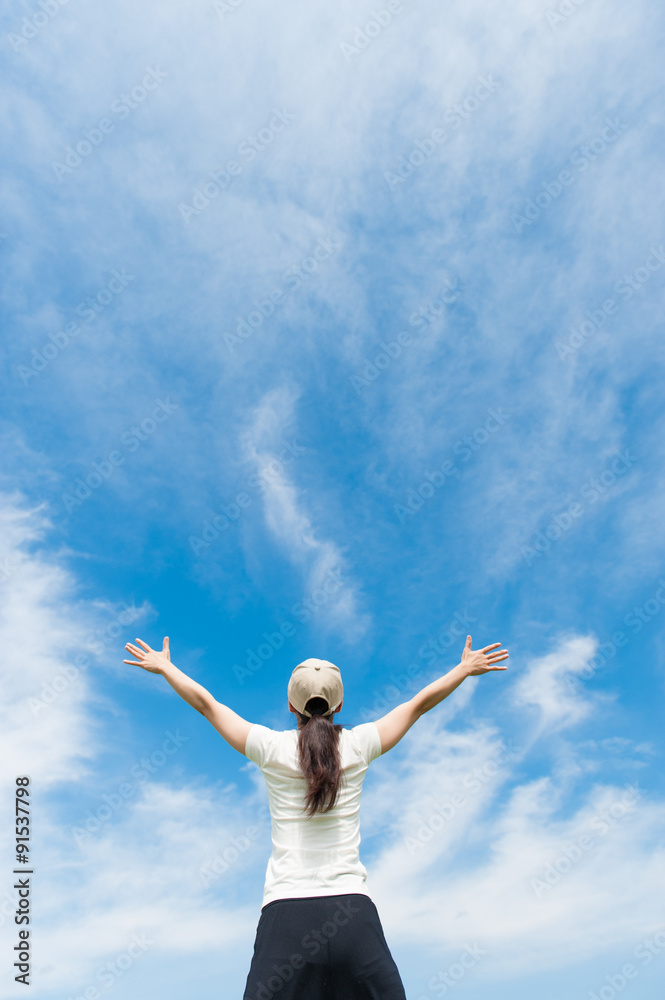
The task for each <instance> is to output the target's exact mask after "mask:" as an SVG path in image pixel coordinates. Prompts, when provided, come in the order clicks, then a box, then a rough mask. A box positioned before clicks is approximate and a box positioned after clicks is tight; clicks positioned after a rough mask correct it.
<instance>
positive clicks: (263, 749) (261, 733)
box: [245, 722, 277, 767]
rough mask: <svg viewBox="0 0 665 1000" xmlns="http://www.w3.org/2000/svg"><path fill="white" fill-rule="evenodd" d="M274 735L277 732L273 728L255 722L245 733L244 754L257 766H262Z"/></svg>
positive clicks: (272, 742)
mask: <svg viewBox="0 0 665 1000" xmlns="http://www.w3.org/2000/svg"><path fill="white" fill-rule="evenodd" d="M276 736H277V733H276V732H275V730H274V729H269V728H268V726H262V725H260V724H259V723H258V722H255V723H254V725H253V726H252V727H251V728H250V730H249V732H248V734H247V742H246V744H245V756H246V757H249V759H250V760H252V761H254V763H255V764H258V766H259V767H263V765H264V764H265V762H266V760H267V759H268V756H269V754H270V750H271V748H272V746H273V744H274V740H275V737H276Z"/></svg>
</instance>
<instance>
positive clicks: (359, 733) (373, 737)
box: [353, 722, 381, 767]
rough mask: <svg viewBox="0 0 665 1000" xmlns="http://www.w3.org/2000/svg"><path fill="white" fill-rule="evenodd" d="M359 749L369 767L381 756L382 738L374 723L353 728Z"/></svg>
mask: <svg viewBox="0 0 665 1000" xmlns="http://www.w3.org/2000/svg"><path fill="white" fill-rule="evenodd" d="M353 735H354V736H355V739H356V743H357V746H358V749H359V750H360V753H361V756H362V758H363V760H364V762H365V764H366V765H367V766H368V767H369V765H370V764H371V763H372V761H373V760H376V758H377V757H380V756H381V737H380V736H379V730H378V729H377V728H376V723H374V722H363V723H362V725H360V726H354V727H353Z"/></svg>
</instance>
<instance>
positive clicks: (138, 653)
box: [125, 642, 143, 656]
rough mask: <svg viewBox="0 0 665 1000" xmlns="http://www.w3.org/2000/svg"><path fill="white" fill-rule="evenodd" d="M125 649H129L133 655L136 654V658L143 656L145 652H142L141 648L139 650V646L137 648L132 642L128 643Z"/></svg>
mask: <svg viewBox="0 0 665 1000" xmlns="http://www.w3.org/2000/svg"><path fill="white" fill-rule="evenodd" d="M125 649H128V650H129V652H130V653H133V654H134V656H143V650H142V649H140V648H139V647H138V646H135V645H134V644H133V643H131V642H128V643H127V644H126V645H125Z"/></svg>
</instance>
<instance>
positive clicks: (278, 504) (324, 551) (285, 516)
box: [241, 387, 370, 641]
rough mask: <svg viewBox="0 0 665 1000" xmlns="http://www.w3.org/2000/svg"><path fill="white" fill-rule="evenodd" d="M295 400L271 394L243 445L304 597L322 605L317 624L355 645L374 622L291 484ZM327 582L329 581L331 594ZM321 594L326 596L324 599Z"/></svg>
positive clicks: (337, 551) (291, 394) (288, 392)
mask: <svg viewBox="0 0 665 1000" xmlns="http://www.w3.org/2000/svg"><path fill="white" fill-rule="evenodd" d="M297 398H298V394H297V392H296V391H295V390H293V389H289V388H287V387H280V388H277V389H272V390H270V391H269V392H267V393H266V394H265V395H264V396H263V397H262V399H261V400H260V402H259V403H258V404H257V405H256V407H255V409H254V410H253V412H252V414H251V418H250V421H249V426H248V428H247V429H246V431H244V432H243V433H242V435H241V442H242V447H243V450H244V453H245V455H246V457H247V459H248V461H250V462H251V463H252V464H253V466H254V468H255V470H256V474H257V475H258V476H259V478H260V480H261V482H262V484H263V505H264V511H265V519H266V524H267V526H268V528H269V530H270V532H271V534H272V535H273V537H274V538H275V540H276V541H277V543H278V544H279V546H280V549H281V550H282V552H283V553H284V554H285V555H286V557H287V558H288V559H289V561H290V562H292V563H294V564H295V565H297V566H298V567H299V568H301V570H302V572H303V575H304V581H305V583H304V592H305V596H308V597H309V598H310V600H313V602H314V604H315V605H317V604H318V603H319V601H320V610H319V616H318V617H319V621H322V622H323V623H327V624H328V626H329V627H330V626H340V625H343V626H344V629H345V634H346V637H347V639H349V641H351V640H353V639H356V638H360V637H362V635H364V634H365V633H366V631H367V629H368V628H369V625H370V618H369V616H368V615H367V614H365V613H363V612H362V611H361V610H360V608H359V600H358V596H357V593H356V589H355V587H354V585H353V583H350V582H349V580H348V579H347V569H346V560H345V558H344V554H343V552H342V549H341V548H340V546H339V545H337V544H336V543H335V542H334V541H331V540H329V539H326V538H324V537H322V534H323V529H322V528H321V527H318V526H315V525H314V524H313V523H312V516H311V514H309V513H308V512H307V509H306V507H307V505H306V503H305V502H304V500H303V498H302V496H301V495H300V492H299V490H298V488H297V487H296V485H295V483H294V481H293V480H294V479H295V478H296V476H295V473H294V474H293V475H290V474H289V473H290V470H291V467H292V466H294V468H295V469H296V470H297V461H298V455H297V454H295V455H294V453H293V450H290V449H288V448H285V442H286V441H292V442H293V437H292V434H291V428H292V427H293V425H294V423H295V417H294V409H295V404H296V401H297ZM297 437H298V436H297V435H296V438H297ZM295 444H296V448H297V449H298V452H300V451H302V452H303V453H305V452H306V449H304V448H303V447H302V445H299V444H298V443H297V440H296V442H295ZM322 506H323V505H319V506H318V509H319V510H321V509H322ZM340 578H341V579H342V580H343V581H344V582H343V586H342V587H341V588H339V587H338V586H337V587H336V588H335V581H336V580H339V579H340ZM326 581H331V582H330V585H329V588H328V589H329V593H328V594H327V593H326V590H325V587H326ZM318 594H321V595H325V596H323V597H322V598H321V599H320V598H319V597H318V596H317V595H318Z"/></svg>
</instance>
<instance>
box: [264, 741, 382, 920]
mask: <svg viewBox="0 0 665 1000" xmlns="http://www.w3.org/2000/svg"><path fill="white" fill-rule="evenodd" d="M338 745H339V750H340V755H341V759H342V777H341V778H340V786H339V790H338V793H337V801H336V804H335V806H334V807H333V808H332V809H331V810H330V811H329V812H325V813H319V812H317V813H315V814H314V815H313V816H307V815H306V814H305V812H304V809H303V806H304V803H305V794H306V791H307V782H306V780H305V778H304V776H303V773H302V769H301V767H300V763H299V761H298V757H297V753H298V730H297V729H286V730H283V731H278V730H275V729H268V727H267V726H261V725H259V724H258V723H256V724H255V725H253V726H252V727H251V729H250V730H249V734H248V736H247V744H246V747H245V754H246V756H247V757H249V759H250V760H252V761H254V763H255V764H257V765H258V766H259V767H260V768H261V771H262V773H263V777H264V778H265V782H266V787H267V790H268V802H269V804H270V816H271V820H272V854H271V855H270V859H269V861H268V869H267V871H266V879H265V885H264V888H263V903H262V904H261V905H262V907H263V906H265V905H266V904H267V903H270V902H271V901H272V900H273V899H288V898H290V897H294V896H332V895H336V894H337V893H346V892H361V893H363V894H364V895H366V896H371V894H370V892H369V891H368V889H367V887H366V880H367V870H366V869H365V867H364V865H362V864H361V862H360V857H359V846H360V796H361V792H362V785H363V781H364V778H365V773H366V771H367V768H368V767H369V765H370V763H371V762H372V761H373V760H375V759H376V758H377V757H379V756H380V754H381V737H380V736H379V731H378V729H377V728H376V725H375V724H374V723H373V722H364V723H362V725H359V726H354V727H353V729H342V731H341V733H340V734H339V744H338Z"/></svg>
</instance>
